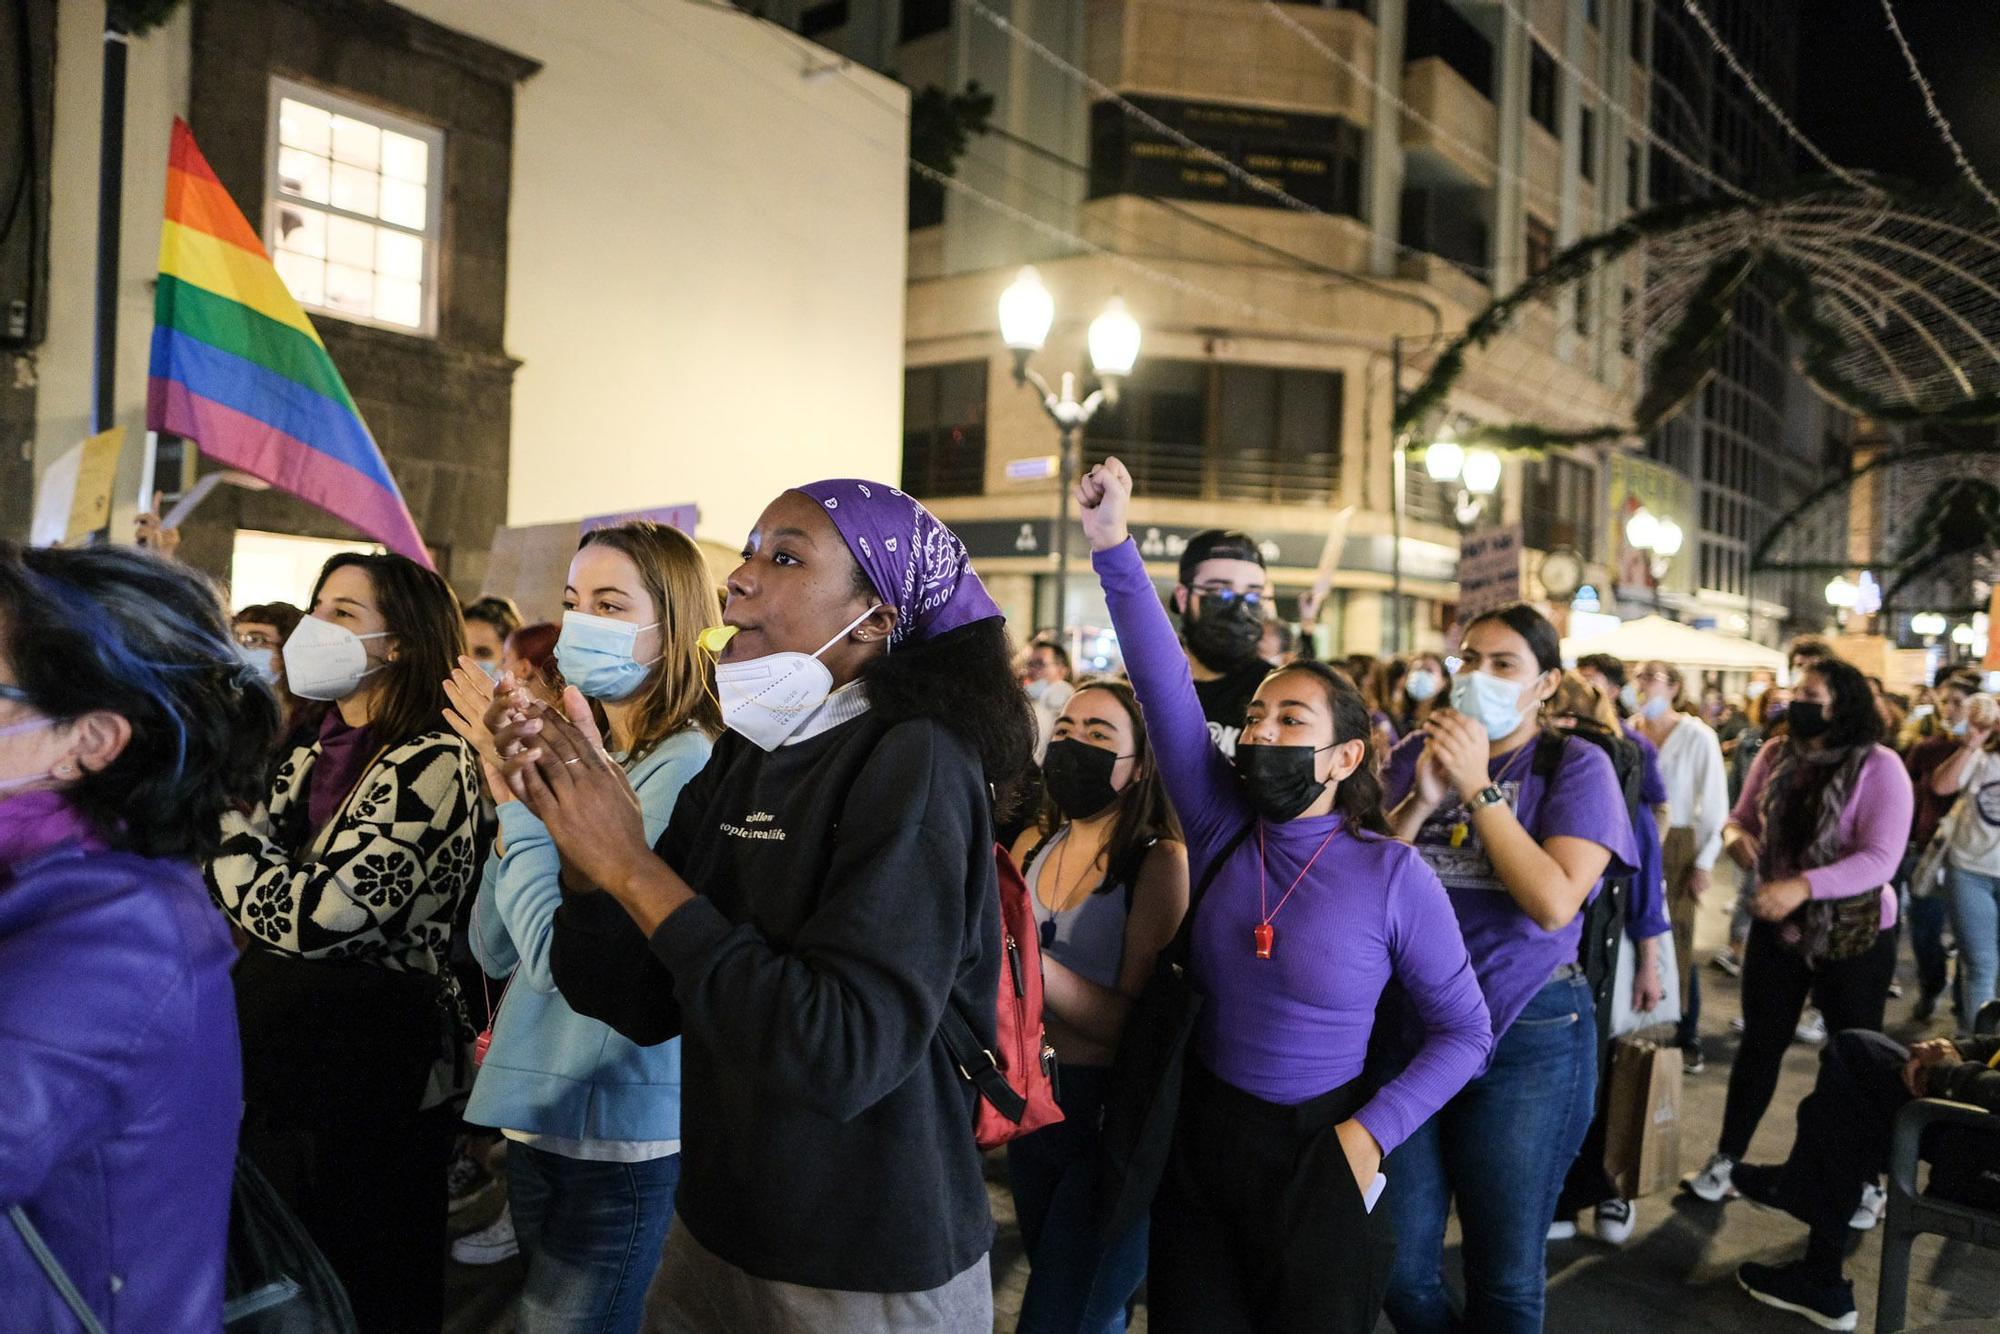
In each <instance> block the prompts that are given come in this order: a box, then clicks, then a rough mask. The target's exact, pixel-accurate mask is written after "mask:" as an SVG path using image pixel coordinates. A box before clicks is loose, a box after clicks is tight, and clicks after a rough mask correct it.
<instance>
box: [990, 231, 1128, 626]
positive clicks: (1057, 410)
mask: <svg viewBox="0 0 2000 1334" xmlns="http://www.w3.org/2000/svg"><path fill="white" fill-rule="evenodd" d="M1055 319H1056V301H1055V298H1054V297H1053V296H1051V295H1050V294H1049V289H1048V288H1046V287H1044V286H1042V276H1041V275H1040V274H1039V273H1036V272H1035V269H1034V266H1033V265H1029V266H1027V267H1026V268H1023V269H1022V270H1021V272H1020V274H1019V275H1018V276H1017V277H1015V279H1014V281H1013V283H1012V285H1010V286H1009V287H1008V288H1007V290H1006V291H1004V292H1002V293H1001V294H1000V339H1001V341H1002V342H1004V343H1006V344H1007V347H1008V348H1009V349H1010V350H1011V351H1012V352H1013V354H1014V383H1016V384H1025V385H1029V386H1031V387H1032V388H1033V389H1034V391H1035V393H1036V394H1038V395H1040V397H1041V400H1042V410H1043V411H1044V412H1046V413H1048V415H1049V420H1051V421H1053V422H1054V423H1055V424H1056V429H1057V430H1058V431H1059V432H1060V433H1061V435H1062V453H1061V455H1060V456H1059V460H1058V463H1057V488H1056V490H1057V498H1056V608H1055V611H1056V630H1057V632H1058V633H1060V634H1064V635H1067V634H1068V633H1069V493H1070V488H1071V487H1072V486H1073V485H1074V484H1075V481H1076V477H1077V473H1078V472H1079V471H1080V470H1081V466H1082V457H1081V451H1082V444H1083V428H1084V427H1085V426H1086V425H1087V424H1088V423H1089V422H1090V419H1091V418H1092V417H1094V416H1096V415H1097V410H1098V409H1099V408H1101V407H1104V406H1106V405H1112V404H1116V403H1117V402H1118V384H1119V381H1121V380H1123V379H1124V378H1125V377H1126V376H1128V375H1130V374H1131V373H1132V365H1133V363H1134V362H1136V361H1138V359H1139V321H1137V320H1135V319H1133V318H1132V312H1131V311H1129V310H1127V309H1125V302H1124V300H1123V299H1122V298H1120V297H1116V296H1114V297H1112V298H1111V300H1110V301H1108V302H1106V303H1105V306H1104V310H1103V313H1101V314H1100V315H1098V317H1097V318H1096V319H1094V320H1092V321H1091V322H1090V336H1089V342H1090V366H1091V371H1092V373H1093V374H1095V376H1096V377H1097V388H1096V389H1094V390H1092V391H1091V393H1090V395H1089V396H1088V397H1087V398H1084V399H1082V400H1081V401H1079V400H1078V399H1077V396H1076V376H1075V375H1073V374H1072V373H1071V372H1069V371H1064V372H1063V373H1062V389H1061V391H1060V392H1058V391H1056V390H1054V389H1051V388H1049V384H1048V381H1046V380H1044V379H1043V378H1042V377H1041V375H1040V374H1039V373H1037V372H1036V370H1035V368H1034V367H1033V366H1031V365H1029V364H1028V362H1029V359H1030V358H1031V357H1033V356H1034V354H1035V353H1037V352H1039V351H1041V350H1042V346H1043V344H1045V343H1047V342H1048V339H1049V327H1050V326H1051V325H1053V324H1054V323H1055Z"/></svg>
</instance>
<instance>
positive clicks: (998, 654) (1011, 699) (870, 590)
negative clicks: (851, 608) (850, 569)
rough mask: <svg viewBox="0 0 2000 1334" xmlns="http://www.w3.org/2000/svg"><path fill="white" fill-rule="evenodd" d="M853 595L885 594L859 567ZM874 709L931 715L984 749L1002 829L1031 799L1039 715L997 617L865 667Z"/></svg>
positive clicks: (897, 716)
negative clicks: (1023, 688) (1017, 673)
mask: <svg viewBox="0 0 2000 1334" xmlns="http://www.w3.org/2000/svg"><path fill="white" fill-rule="evenodd" d="M854 592H855V595H856V596H858V597H863V598H866V599H868V600H869V601H871V602H873V601H876V600H878V599H879V598H880V597H881V594H880V593H879V592H877V591H876V588H875V582H874V580H872V579H871V578H869V576H868V572H867V571H866V570H864V569H862V568H861V565H860V563H859V562H855V564H854ZM861 679H862V680H863V681H865V682H867V689H868V704H869V708H870V709H871V710H872V711H873V712H874V714H875V716H876V717H877V718H880V719H882V720H883V721H884V722H885V723H896V722H900V721H902V720H903V719H905V718H929V719H932V720H934V721H936V722H937V723H939V724H940V725H941V726H943V727H944V728H945V729H946V730H947V731H951V732H956V733H957V734H958V735H959V736H962V737H964V738H965V739H966V740H967V741H968V742H970V743H971V744H972V747H973V749H974V750H976V751H978V752H979V760H980V764H981V766H982V767H983V768H984V769H985V771H986V782H987V785H988V786H989V787H990V788H992V790H993V818H994V822H995V823H996V824H1000V823H1004V822H1005V821H1007V820H1009V819H1011V818H1013V817H1014V816H1015V815H1017V814H1018V813H1019V812H1020V810H1021V808H1022V805H1023V803H1024V802H1025V801H1027V800H1028V799H1029V798H1030V797H1031V796H1032V794H1033V788H1032V784H1031V782H1030V781H1029V780H1032V779H1033V778H1034V777H1035V773H1034V768H1035V714H1034V709H1033V707H1032V706H1031V705H1030V704H1029V703H1028V695H1027V692H1026V691H1024V690H1022V689H1021V682H1020V679H1019V678H1018V677H1016V676H1015V674H1014V645H1013V642H1012V641H1011V640H1010V639H1009V638H1008V635H1007V623H1006V622H1005V621H1003V620H1001V619H1000V618H999V617H997V616H993V617H988V618H987V619H985V620H980V621H972V622H970V623H968V624H965V625H961V626H959V627H957V628H956V629H953V630H947V631H945V632H944V633H943V634H941V635H939V636H937V637H936V638H934V639H925V640H918V641H913V642H911V643H907V644H905V645H903V646H902V647H900V648H898V649H897V650H896V651H895V652H894V653H884V654H882V655H880V656H879V657H876V658H875V659H873V660H872V661H871V662H869V664H868V665H867V666H866V667H864V668H862V670H861Z"/></svg>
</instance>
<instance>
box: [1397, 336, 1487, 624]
mask: <svg viewBox="0 0 2000 1334" xmlns="http://www.w3.org/2000/svg"><path fill="white" fill-rule="evenodd" d="M1398 350H1399V351H1400V348H1399V349H1398ZM1399 368H1400V363H1399ZM1411 452H1417V453H1421V454H1422V455H1423V456H1424V472H1425V474H1426V475H1428V476H1429V477H1430V479H1431V480H1432V481H1434V482H1437V483H1440V484H1441V485H1445V486H1449V485H1451V484H1453V483H1457V484H1458V499H1457V501H1456V502H1454V503H1453V505H1452V517H1453V518H1454V519H1456V520H1457V521H1458V526H1459V527H1460V528H1470V527H1471V526H1472V525H1473V524H1474V523H1475V522H1477V521H1478V519H1479V515H1480V512H1481V511H1482V510H1483V509H1484V508H1485V507H1486V503H1487V501H1488V500H1489V499H1490V498H1491V497H1492V495H1493V493H1494V492H1496V491H1498V490H1499V489H1500V475H1501V473H1502V472H1503V471H1504V466H1503V464H1502V463H1501V460H1500V456H1499V455H1498V454H1497V453H1495V452H1494V451H1492V450H1490V449H1484V448H1479V447H1474V448H1472V449H1467V448H1465V447H1464V446H1463V445H1461V444H1459V443H1458V441H1457V440H1455V439H1453V438H1452V435H1451V433H1450V431H1449V430H1448V429H1447V430H1445V431H1443V432H1441V433H1440V434H1439V435H1438V436H1437V438H1436V439H1434V440H1432V441H1431V442H1430V443H1429V444H1425V445H1419V444H1417V443H1416V442H1415V441H1413V440H1409V439H1399V440H1396V441H1394V442H1392V444H1391V447H1390V453H1391V459H1390V462H1391V466H1392V468H1393V470H1394V471H1393V474H1392V477H1391V481H1392V484H1393V485H1392V489H1393V491H1394V495H1393V497H1392V500H1393V513H1392V514H1391V516H1390V517H1391V519H1392V521H1393V524H1392V527H1391V529H1390V532H1391V539H1390V541H1391V546H1390V550H1389V571H1390V588H1391V599H1392V602H1393V604H1394V605H1393V606H1392V607H1391V608H1390V615H1389V651H1390V653H1391V654H1397V653H1401V652H1402V651H1403V519H1404V512H1405V510H1406V508H1407V506H1408V503H1409V496H1408V485H1407V483H1406V482H1405V480H1404V477H1405V472H1404V467H1405V464H1404V457H1403V456H1404V455H1405V454H1408V453H1411Z"/></svg>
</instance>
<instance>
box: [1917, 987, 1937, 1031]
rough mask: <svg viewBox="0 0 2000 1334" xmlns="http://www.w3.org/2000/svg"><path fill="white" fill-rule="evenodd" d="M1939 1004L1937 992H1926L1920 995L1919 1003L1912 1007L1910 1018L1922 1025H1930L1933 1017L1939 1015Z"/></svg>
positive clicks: (1918, 997)
mask: <svg viewBox="0 0 2000 1334" xmlns="http://www.w3.org/2000/svg"><path fill="white" fill-rule="evenodd" d="M1937 1003H1938V993H1937V992H1935V991H1925V992H1921V993H1919V994H1918V996H1917V1003H1916V1004H1915V1005H1912V1006H1911V1007H1910V1018H1911V1019H1912V1020H1914V1021H1915V1022H1917V1023H1920V1024H1927V1023H1929V1022H1930V1021H1931V1016H1932V1015H1934V1014H1936V1013H1937Z"/></svg>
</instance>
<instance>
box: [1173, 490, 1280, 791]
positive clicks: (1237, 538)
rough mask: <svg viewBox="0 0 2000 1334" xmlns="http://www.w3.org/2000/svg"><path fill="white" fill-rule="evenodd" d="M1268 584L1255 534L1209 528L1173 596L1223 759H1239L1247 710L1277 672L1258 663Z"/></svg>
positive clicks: (1185, 556)
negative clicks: (1258, 649)
mask: <svg viewBox="0 0 2000 1334" xmlns="http://www.w3.org/2000/svg"><path fill="white" fill-rule="evenodd" d="M1264 584H1265V577H1264V553H1263V552H1262V551H1259V550H1258V549H1257V543H1256V542H1255V541H1254V540H1253V539H1252V538H1251V537H1250V536H1249V535H1248V534H1245V533H1238V532H1227V531H1224V530H1223V529H1220V528H1209V529H1206V530H1204V531H1202V532H1199V533H1196V534H1195V535H1194V536H1193V537H1191V538H1189V539H1188V544H1187V548H1186V549H1185V550H1183V551H1182V552H1181V572H1180V583H1179V584H1178V585H1176V587H1175V588H1174V610H1175V611H1176V612H1178V613H1180V618H1181V645H1182V647H1183V648H1185V649H1186V650H1187V660H1188V667H1189V668H1190V669H1191V670H1192V671H1193V673H1194V691H1195V694H1196V695H1197V696H1199V697H1200V699H1201V711H1202V715H1203V716H1204V717H1206V718H1207V719H1208V734H1209V736H1210V737H1212V738H1214V740H1215V744H1216V746H1217V747H1218V748H1219V749H1220V750H1221V751H1222V753H1223V754H1224V755H1231V756H1233V755H1235V754H1236V738H1237V737H1238V736H1239V735H1241V734H1242V731H1243V713H1244V710H1246V709H1248V708H1249V707H1250V701H1251V699H1252V698H1253V697H1254V696H1255V695H1256V693H1257V687H1258V686H1260V685H1262V684H1263V682H1264V678H1265V677H1266V676H1268V675H1269V674H1270V671H1271V665H1270V664H1269V663H1267V662H1265V661H1264V660H1263V659H1262V658H1260V657H1258V656H1257V646H1258V642H1259V640H1260V639H1261V638H1262V637H1263V633H1264Z"/></svg>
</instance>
